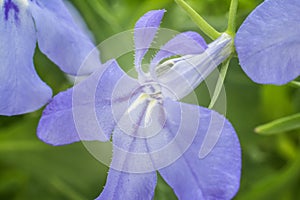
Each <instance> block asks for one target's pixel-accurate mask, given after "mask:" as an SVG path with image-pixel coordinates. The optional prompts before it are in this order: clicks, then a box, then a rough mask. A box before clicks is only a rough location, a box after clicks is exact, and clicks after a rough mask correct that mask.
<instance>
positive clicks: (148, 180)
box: [96, 168, 156, 200]
mask: <svg viewBox="0 0 300 200" xmlns="http://www.w3.org/2000/svg"><path fill="white" fill-rule="evenodd" d="M155 186H156V172H150V173H145V174H134V173H126V172H120V171H116V170H114V169H112V168H110V170H109V173H108V177H107V180H106V185H105V187H104V190H103V192H102V193H101V195H100V196H99V197H98V198H96V200H124V199H126V200H141V199H142V200H151V199H152V198H153V195H154V190H155Z"/></svg>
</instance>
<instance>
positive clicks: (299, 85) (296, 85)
mask: <svg viewBox="0 0 300 200" xmlns="http://www.w3.org/2000/svg"><path fill="white" fill-rule="evenodd" d="M288 84H289V85H290V86H292V87H295V88H300V82H298V81H291V82H289V83H288Z"/></svg>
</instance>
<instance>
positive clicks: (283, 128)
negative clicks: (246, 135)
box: [255, 113, 300, 135]
mask: <svg viewBox="0 0 300 200" xmlns="http://www.w3.org/2000/svg"><path fill="white" fill-rule="evenodd" d="M298 128H300V113H298V114H295V115H291V116H287V117H283V118H280V119H276V120H274V121H272V122H269V123H267V124H264V125H261V126H258V127H256V128H255V132H257V133H260V134H266V135H268V134H276V133H282V132H287V131H291V130H294V129H298Z"/></svg>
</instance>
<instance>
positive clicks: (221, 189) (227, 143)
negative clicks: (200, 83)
mask: <svg viewBox="0 0 300 200" xmlns="http://www.w3.org/2000/svg"><path fill="white" fill-rule="evenodd" d="M179 106H180V107H182V108H181V109H182V110H186V111H187V110H197V111H198V112H199V116H200V119H199V124H198V129H197V134H196V136H195V138H194V140H193V142H192V144H191V146H190V147H189V148H188V149H187V151H185V153H184V154H183V155H182V156H181V157H180V158H179V159H178V160H176V162H174V163H173V164H171V165H170V166H167V167H165V168H163V169H160V170H159V172H160V174H161V175H162V177H163V178H164V179H165V181H166V182H167V183H168V184H169V185H170V186H171V187H172V188H173V190H174V192H175V194H176V195H177V197H178V198H179V199H182V200H185V199H224V200H229V199H232V197H233V196H234V195H235V194H236V192H237V191H238V188H239V182H240V173H241V150H240V145H239V141H238V138H237V135H236V133H235V131H234V129H233V127H232V126H231V124H230V123H229V122H228V121H227V120H226V119H225V118H224V117H223V116H221V115H220V114H218V113H216V112H214V111H212V110H209V109H206V108H202V107H199V106H194V105H189V104H184V103H178V102H172V101H168V102H166V104H165V108H166V110H178V107H179ZM191 119H192V118H191ZM218 131H221V134H220V137H219V138H218V141H217V143H216V145H215V146H214V148H213V149H212V151H211V152H210V153H209V154H208V155H207V156H206V157H205V158H202V159H200V158H199V157H198V154H199V150H200V149H201V148H203V146H205V145H206V144H204V138H205V137H206V135H207V134H217V135H218V133H217V132H218ZM171 133H173V132H172V131H171ZM173 134H174V133H173ZM178 148H181V143H180V141H179V143H178Z"/></svg>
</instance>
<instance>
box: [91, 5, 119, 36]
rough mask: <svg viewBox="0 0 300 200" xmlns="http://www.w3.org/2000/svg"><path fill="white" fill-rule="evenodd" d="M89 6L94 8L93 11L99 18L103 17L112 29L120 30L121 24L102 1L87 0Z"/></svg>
mask: <svg viewBox="0 0 300 200" xmlns="http://www.w3.org/2000/svg"><path fill="white" fill-rule="evenodd" d="M87 2H88V3H89V4H90V6H91V8H92V9H94V11H95V12H96V13H97V15H99V16H100V17H101V18H103V19H104V20H105V21H106V22H107V23H108V24H109V25H110V26H111V27H112V29H113V30H114V31H117V32H118V31H120V30H122V29H121V26H120V25H119V23H118V20H117V19H116V18H115V16H114V15H113V13H112V12H111V11H110V10H109V8H108V7H107V6H105V5H104V4H103V2H102V1H99V0H89V1H87Z"/></svg>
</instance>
